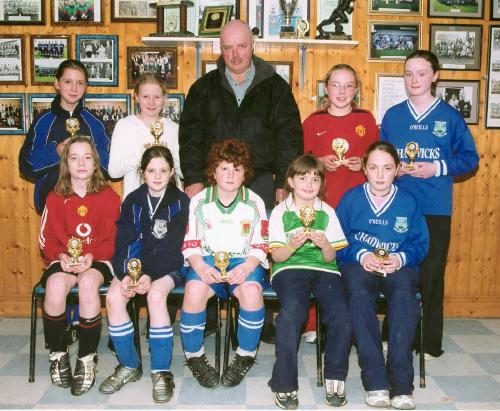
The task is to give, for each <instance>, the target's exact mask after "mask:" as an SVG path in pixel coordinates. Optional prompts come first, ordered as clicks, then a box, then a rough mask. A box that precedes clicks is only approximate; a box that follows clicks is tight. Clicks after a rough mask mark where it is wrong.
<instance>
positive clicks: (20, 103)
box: [0, 93, 26, 135]
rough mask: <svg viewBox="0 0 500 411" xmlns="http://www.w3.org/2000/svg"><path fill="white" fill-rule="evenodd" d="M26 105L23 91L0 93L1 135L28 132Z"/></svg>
mask: <svg viewBox="0 0 500 411" xmlns="http://www.w3.org/2000/svg"><path fill="white" fill-rule="evenodd" d="M25 106H26V100H25V96H24V94H23V93H10V94H9V93H0V135H2V134H25V133H26V120H25Z"/></svg>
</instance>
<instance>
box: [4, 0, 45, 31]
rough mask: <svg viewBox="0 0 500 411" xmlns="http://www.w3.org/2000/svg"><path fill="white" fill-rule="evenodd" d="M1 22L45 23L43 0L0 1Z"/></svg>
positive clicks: (19, 23)
mask: <svg viewBox="0 0 500 411" xmlns="http://www.w3.org/2000/svg"><path fill="white" fill-rule="evenodd" d="M2 24H18V25H21V24H22V25H25V24H45V0H3V1H0V25H2Z"/></svg>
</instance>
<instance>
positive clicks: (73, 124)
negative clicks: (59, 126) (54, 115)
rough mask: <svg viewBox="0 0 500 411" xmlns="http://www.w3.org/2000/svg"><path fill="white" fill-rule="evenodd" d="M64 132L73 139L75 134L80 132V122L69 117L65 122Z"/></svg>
mask: <svg viewBox="0 0 500 411" xmlns="http://www.w3.org/2000/svg"><path fill="white" fill-rule="evenodd" d="M64 125H65V126H66V131H67V132H68V133H69V135H70V137H74V136H75V134H76V133H77V132H78V130H80V122H79V121H78V119H77V118H74V117H70V118H68V119H67V120H66V121H65V122H64Z"/></svg>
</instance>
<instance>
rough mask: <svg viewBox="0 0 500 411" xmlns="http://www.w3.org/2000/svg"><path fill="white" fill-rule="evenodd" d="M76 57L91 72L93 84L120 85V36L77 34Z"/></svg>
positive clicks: (91, 82)
mask: <svg viewBox="0 0 500 411" xmlns="http://www.w3.org/2000/svg"><path fill="white" fill-rule="evenodd" d="M76 58H77V60H80V61H81V62H82V63H83V64H84V65H85V67H87V71H88V73H89V81H88V84H89V85H91V86H118V36H116V35H87V34H78V35H77V36H76Z"/></svg>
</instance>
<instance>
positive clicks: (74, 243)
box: [67, 237, 83, 267]
mask: <svg viewBox="0 0 500 411" xmlns="http://www.w3.org/2000/svg"><path fill="white" fill-rule="evenodd" d="M67 248H68V254H69V255H70V257H71V262H70V263H69V266H70V267H74V266H75V265H78V264H79V263H78V257H80V255H82V251H83V243H82V240H80V239H79V238H77V237H71V238H70V239H69V240H68V246H67Z"/></svg>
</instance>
